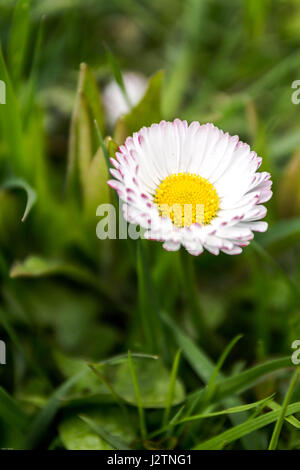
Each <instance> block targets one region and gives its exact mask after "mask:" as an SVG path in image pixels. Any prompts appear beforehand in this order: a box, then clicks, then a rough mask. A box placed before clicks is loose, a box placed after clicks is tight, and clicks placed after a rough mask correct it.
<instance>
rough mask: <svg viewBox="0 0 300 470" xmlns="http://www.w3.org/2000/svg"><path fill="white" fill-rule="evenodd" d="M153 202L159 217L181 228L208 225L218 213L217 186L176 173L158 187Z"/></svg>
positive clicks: (200, 178)
mask: <svg viewBox="0 0 300 470" xmlns="http://www.w3.org/2000/svg"><path fill="white" fill-rule="evenodd" d="M154 202H155V203H156V204H157V206H158V210H159V213H160V215H162V216H163V217H170V219H171V220H172V222H173V223H174V224H175V225H177V226H178V227H189V226H190V225H192V224H194V223H199V224H209V223H210V222H211V220H212V219H213V218H214V217H215V216H216V214H217V211H218V209H219V196H218V194H217V192H216V190H215V188H214V186H213V185H212V184H211V183H210V182H209V181H207V179H205V178H203V177H202V176H199V175H196V174H195V173H193V174H192V173H175V174H173V175H170V176H167V177H166V178H164V179H163V181H162V182H161V183H160V185H159V186H158V187H157V189H156V192H155V196H154Z"/></svg>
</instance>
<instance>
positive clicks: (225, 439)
mask: <svg viewBox="0 0 300 470" xmlns="http://www.w3.org/2000/svg"><path fill="white" fill-rule="evenodd" d="M299 411H300V402H297V403H293V404H292V405H289V406H288V407H287V410H286V414H285V416H289V415H291V414H294V413H298V412H299ZM280 413H281V410H276V411H271V412H269V413H266V414H264V415H262V416H259V417H258V418H255V419H250V420H247V421H246V422H244V423H242V424H239V425H238V426H234V427H233V428H231V429H229V430H228V431H224V432H222V433H221V434H219V435H218V436H216V437H213V438H211V439H208V440H207V441H204V442H202V443H201V444H198V445H196V446H195V447H194V448H193V450H213V449H218V448H219V447H220V446H222V447H223V446H224V445H227V444H230V443H231V442H234V441H236V440H238V439H240V438H241V437H243V436H246V435H247V434H250V433H252V432H254V431H257V430H258V429H261V428H263V427H265V426H267V425H268V424H271V423H273V422H275V421H276V420H277V419H278V418H279V416H280Z"/></svg>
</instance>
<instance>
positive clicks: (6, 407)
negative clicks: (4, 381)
mask: <svg viewBox="0 0 300 470" xmlns="http://www.w3.org/2000/svg"><path fill="white" fill-rule="evenodd" d="M0 417H1V419H2V420H3V421H4V422H5V423H6V424H8V425H9V426H12V427H13V428H15V429H17V430H18V431H20V432H24V431H25V429H27V427H28V416H27V415H26V414H25V413H24V411H23V410H22V409H21V408H20V406H19V405H18V403H17V402H16V401H15V400H14V399H13V398H12V397H11V396H10V395H9V394H8V393H7V392H6V391H5V390H4V389H3V388H2V387H0Z"/></svg>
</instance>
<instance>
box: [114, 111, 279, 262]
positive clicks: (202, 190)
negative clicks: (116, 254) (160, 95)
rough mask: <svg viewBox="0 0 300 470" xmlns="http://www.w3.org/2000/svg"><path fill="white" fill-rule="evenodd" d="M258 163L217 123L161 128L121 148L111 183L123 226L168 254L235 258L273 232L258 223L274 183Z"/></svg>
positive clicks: (163, 124)
mask: <svg viewBox="0 0 300 470" xmlns="http://www.w3.org/2000/svg"><path fill="white" fill-rule="evenodd" d="M261 161H262V159H261V158H259V157H258V156H257V154H256V153H255V152H253V151H251V150H250V147H249V145H247V144H245V143H243V142H241V141H239V138H238V137H237V136H233V137H232V136H230V135H229V134H228V133H226V134H225V133H224V132H223V131H222V130H220V129H218V128H217V127H215V126H214V125H213V124H204V125H200V124H199V122H192V123H191V124H190V125H188V124H187V122H186V121H180V120H179V119H175V121H174V122H166V121H161V122H160V123H159V124H152V126H151V127H143V128H142V129H140V130H139V131H138V132H136V133H134V134H133V136H132V137H128V138H127V139H126V141H125V143H124V145H121V146H120V147H119V149H118V152H117V153H116V159H111V162H112V164H113V166H114V167H115V168H113V169H111V174H112V176H113V177H114V179H112V180H110V181H108V184H109V185H110V186H111V187H112V188H114V189H115V190H116V191H117V193H118V195H119V197H120V198H121V200H123V201H124V204H123V213H124V217H125V219H126V220H127V221H128V222H130V223H133V224H136V225H140V226H141V227H143V228H144V229H145V234H144V236H145V237H146V238H148V239H151V240H157V241H162V242H163V247H164V248H165V249H166V250H169V251H176V250H178V249H179V248H180V246H183V247H184V248H185V249H186V250H187V251H188V252H189V253H190V254H192V255H195V256H198V255H200V254H201V253H202V252H203V251H204V250H208V251H209V252H211V253H213V254H214V255H217V254H219V252H220V251H222V252H224V253H227V254H230V255H236V254H239V253H241V252H242V248H243V247H245V246H247V245H249V243H250V240H252V238H253V232H254V231H258V232H264V231H265V230H267V227H268V225H267V223H266V222H264V221H261V220H260V219H262V218H264V217H265V215H266V212H267V210H266V208H265V207H264V206H263V205H262V203H264V202H266V201H268V200H269V199H270V198H271V196H272V191H271V185H272V182H271V181H270V174H269V173H266V172H257V170H258V168H259V166H260V164H261ZM186 208H187V209H188V210H185V209H186Z"/></svg>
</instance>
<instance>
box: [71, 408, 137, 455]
mask: <svg viewBox="0 0 300 470" xmlns="http://www.w3.org/2000/svg"><path fill="white" fill-rule="evenodd" d="M80 418H81V419H82V420H83V421H84V422H85V423H86V424H87V425H88V426H89V427H90V428H91V429H92V430H93V431H94V432H96V433H97V434H98V435H99V436H100V437H101V438H102V439H103V440H104V441H105V442H107V444H109V445H110V446H112V448H113V449H118V450H130V447H128V446H127V445H126V444H125V442H123V441H121V440H120V439H118V438H116V437H115V436H113V435H111V434H109V433H108V432H106V431H105V430H104V429H103V428H102V427H101V426H99V425H98V424H96V423H95V422H94V421H93V420H92V419H90V418H88V417H87V416H80Z"/></svg>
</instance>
